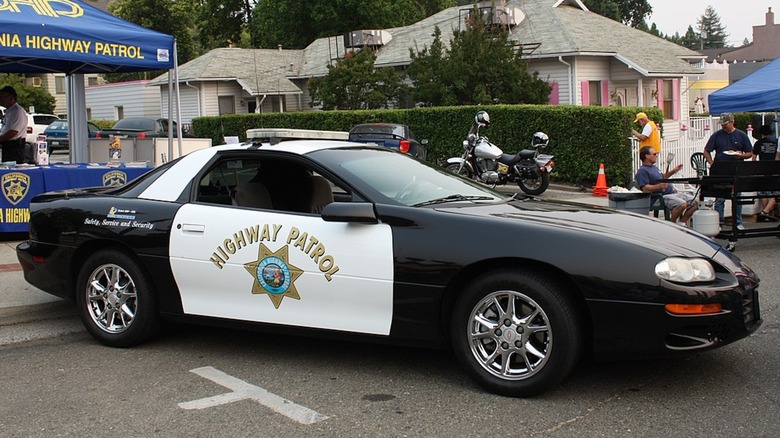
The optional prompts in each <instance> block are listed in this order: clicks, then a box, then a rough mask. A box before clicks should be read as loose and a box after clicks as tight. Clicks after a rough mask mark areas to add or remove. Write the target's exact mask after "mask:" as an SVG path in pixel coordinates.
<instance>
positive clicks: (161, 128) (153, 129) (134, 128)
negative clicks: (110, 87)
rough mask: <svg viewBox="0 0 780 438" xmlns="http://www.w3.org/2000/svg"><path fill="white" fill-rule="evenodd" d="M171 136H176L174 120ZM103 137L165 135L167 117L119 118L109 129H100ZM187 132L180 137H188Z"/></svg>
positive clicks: (166, 131)
mask: <svg viewBox="0 0 780 438" xmlns="http://www.w3.org/2000/svg"><path fill="white" fill-rule="evenodd" d="M172 123H173V125H172V126H171V128H172V130H173V136H174V137H178V134H177V130H176V126H177V125H176V122H172ZM100 136H101V137H103V138H111V137H114V136H119V137H122V138H147V137H167V136H168V119H150V118H146V117H129V118H126V119H122V120H119V121H118V122H116V123H115V124H114V126H113V127H111V129H103V130H102V131H100ZM189 136H190V135H189V134H188V133H183V134H182V137H189Z"/></svg>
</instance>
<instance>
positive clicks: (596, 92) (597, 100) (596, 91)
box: [588, 81, 601, 106]
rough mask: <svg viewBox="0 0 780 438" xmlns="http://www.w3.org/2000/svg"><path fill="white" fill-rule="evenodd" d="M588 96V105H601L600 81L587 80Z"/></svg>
mask: <svg viewBox="0 0 780 438" xmlns="http://www.w3.org/2000/svg"><path fill="white" fill-rule="evenodd" d="M588 96H589V97H590V101H589V102H588V105H590V106H601V81H588Z"/></svg>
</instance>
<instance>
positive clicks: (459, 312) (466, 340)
mask: <svg viewBox="0 0 780 438" xmlns="http://www.w3.org/2000/svg"><path fill="white" fill-rule="evenodd" d="M578 321H579V318H578V314H577V311H576V309H575V307H574V305H573V304H572V302H571V300H570V299H569V298H567V297H566V295H565V293H564V292H563V289H562V288H560V287H559V286H557V285H556V284H555V283H554V282H553V281H551V280H550V279H549V278H547V277H545V276H543V275H539V274H536V273H531V272H525V271H521V270H517V269H501V270H496V271H493V272H491V273H488V274H486V275H484V276H482V277H480V278H477V279H476V280H474V281H473V282H472V283H471V284H470V285H468V286H467V287H466V289H465V290H464V291H463V293H462V294H461V296H460V297H459V298H458V300H457V302H456V304H455V307H454V310H453V313H452V320H451V324H450V328H451V332H450V334H451V342H452V347H453V351H454V353H455V356H456V357H457V358H458V361H459V362H460V363H461V365H462V366H463V367H464V368H465V370H466V372H467V373H468V374H469V376H470V377H471V378H472V379H473V380H474V381H476V382H477V383H478V384H479V385H480V386H482V387H484V388H485V389H487V390H488V391H491V392H494V393H496V394H501V395H506V396H512V397H530V396H533V395H537V394H539V393H542V392H544V391H546V390H548V389H550V388H551V387H553V386H554V385H556V384H557V383H558V382H560V381H561V380H563V379H564V378H565V377H566V376H567V375H568V374H569V373H570V372H571V370H572V369H573V368H574V366H575V365H576V364H577V361H578V360H579V357H580V354H581V351H582V346H583V340H582V333H581V328H580V325H579V323H578Z"/></svg>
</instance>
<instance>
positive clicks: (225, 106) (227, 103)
mask: <svg viewBox="0 0 780 438" xmlns="http://www.w3.org/2000/svg"><path fill="white" fill-rule="evenodd" d="M217 103H218V105H219V114H220V115H221V114H235V113H236V99H235V98H234V97H233V96H219V97H218V98H217Z"/></svg>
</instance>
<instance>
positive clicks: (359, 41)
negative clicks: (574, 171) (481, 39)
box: [149, 0, 704, 138]
mask: <svg viewBox="0 0 780 438" xmlns="http://www.w3.org/2000/svg"><path fill="white" fill-rule="evenodd" d="M479 7H480V8H481V9H480V15H481V16H490V17H491V18H492V21H493V23H501V24H502V25H505V26H507V28H508V29H509V31H510V40H511V41H514V42H515V43H516V49H517V50H519V51H522V55H523V57H524V58H525V59H527V60H528V62H529V70H530V71H537V72H539V74H540V77H541V78H542V79H545V80H547V81H548V82H549V83H550V84H551V86H552V93H551V95H550V99H549V102H550V103H551V104H569V105H601V106H610V105H616V106H657V107H658V108H661V109H662V110H663V111H664V116H665V119H666V121H665V123H664V134H665V137H666V138H674V137H676V136H678V135H679V127H680V126H681V125H682V124H684V123H685V122H686V121H687V118H688V108H689V102H688V93H686V92H685V90H687V89H688V87H689V78H691V77H698V76H700V75H702V74H703V70H702V69H701V68H700V67H699V66H700V65H701V61H702V59H703V58H704V55H701V54H699V53H697V52H694V51H692V50H689V49H686V48H684V47H681V46H678V45H676V44H674V43H671V42H669V41H666V40H664V39H662V38H658V37H655V36H653V35H651V34H649V33H646V32H643V31H640V30H637V29H634V28H631V27H628V26H626V25H623V24H621V23H618V22H616V21H613V20H610V19H608V18H605V17H602V16H600V15H598V14H595V13H592V12H590V11H589V10H588V9H587V7H586V6H585V5H584V4H583V3H582V2H581V1H580V0H523V1H516V0H515V1H486V2H483V3H480V4H479ZM471 13H472V6H458V7H452V8H448V9H445V10H443V11H441V12H439V13H437V14H435V15H432V16H430V17H427V18H425V19H423V20H421V21H419V22H417V23H414V24H412V25H409V26H404V27H398V28H391V29H368V30H366V29H356V30H355V31H353V32H348V33H347V34H345V35H342V36H334V37H329V38H320V39H318V40H316V41H314V42H312V43H311V44H310V45H309V46H308V47H306V48H305V49H302V50H286V49H282V48H280V49H279V50H273V49H231V48H227V49H215V50H212V51H211V52H209V53H207V54H205V55H203V56H201V57H199V58H197V59H195V60H192V61H190V62H188V63H186V64H184V65H182V66H180V68H179V84H180V89H181V108H182V120H183V121H184V122H189V121H190V120H191V119H192V118H193V117H197V116H215V115H220V114H226V113H247V112H268V111H273V112H279V111H311V110H314V108H311V107H310V106H309V102H310V98H309V95H308V92H307V91H308V90H307V84H308V81H309V80H310V79H311V78H313V77H319V76H324V75H326V74H327V73H328V70H327V66H328V65H329V64H331V63H333V62H335V61H337V60H338V59H339V58H342V57H344V56H346V54H347V52H349V51H351V50H356V49H359V48H362V47H366V46H368V47H371V48H373V49H374V50H376V53H377V60H376V66H377V67H394V68H398V69H403V68H405V66H407V65H408V64H409V63H410V62H411V59H410V54H409V49H410V48H413V49H414V48H416V49H422V48H423V47H426V46H430V44H431V43H432V41H433V31H434V29H435V28H436V27H438V28H439V29H440V30H441V33H442V40H443V41H444V42H445V43H447V42H449V41H450V39H451V38H452V35H453V32H455V31H458V30H463V29H465V26H466V23H467V21H468V20H469V19H473V18H470V15H471ZM149 85H155V86H158V87H159V88H160V90H159V93H160V96H161V99H162V107H163V112H164V113H167V105H168V102H167V95H168V91H167V88H168V74H167V73H166V74H163V75H162V76H159V77H157V78H155V79H153V80H152V81H151V82H150V83H149Z"/></svg>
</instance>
